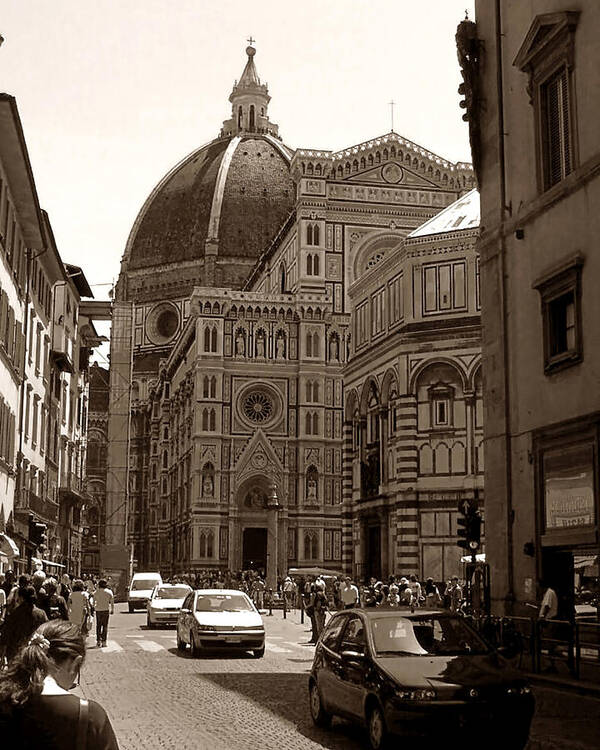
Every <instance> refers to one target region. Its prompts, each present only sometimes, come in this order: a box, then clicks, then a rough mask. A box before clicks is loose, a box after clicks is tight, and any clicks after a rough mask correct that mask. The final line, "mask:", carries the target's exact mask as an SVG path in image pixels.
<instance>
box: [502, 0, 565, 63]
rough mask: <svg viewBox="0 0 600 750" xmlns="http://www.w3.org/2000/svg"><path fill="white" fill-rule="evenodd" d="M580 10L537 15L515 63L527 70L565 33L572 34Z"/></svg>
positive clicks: (548, 51)
mask: <svg viewBox="0 0 600 750" xmlns="http://www.w3.org/2000/svg"><path fill="white" fill-rule="evenodd" d="M578 20H579V11H575V10H567V11H562V12H560V13H542V14H541V15H539V16H536V17H535V18H534V20H533V23H532V24H531V26H530V27H529V31H528V32H527V35H526V36H525V40H524V42H523V44H522V45H521V48H520V49H519V51H518V52H517V56H516V57H515V59H514V62H513V65H514V66H515V67H517V68H518V69H519V70H526V69H527V68H529V66H530V65H534V64H535V61H536V59H538V58H539V57H543V56H544V55H546V54H549V53H550V50H551V49H552V47H553V45H554V44H556V43H557V41H558V39H559V37H561V35H563V34H572V33H573V32H574V31H575V28H576V27H577V21H578Z"/></svg>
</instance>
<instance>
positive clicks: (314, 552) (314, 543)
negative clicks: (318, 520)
mask: <svg viewBox="0 0 600 750" xmlns="http://www.w3.org/2000/svg"><path fill="white" fill-rule="evenodd" d="M318 547H319V545H318V537H317V532H316V531H305V532H304V559H305V560H316V559H318Z"/></svg>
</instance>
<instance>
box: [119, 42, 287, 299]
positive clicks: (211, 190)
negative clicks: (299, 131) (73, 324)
mask: <svg viewBox="0 0 600 750" xmlns="http://www.w3.org/2000/svg"><path fill="white" fill-rule="evenodd" d="M246 52H247V55H248V62H247V63H246V67H245V69H244V72H243V74H242V77H241V78H240V80H239V82H236V83H235V85H234V88H233V91H232V94H231V96H230V97H229V100H230V102H231V104H232V117H231V119H230V120H228V121H226V122H225V123H224V124H223V129H222V131H221V135H220V137H219V138H217V139H216V140H214V141H212V142H211V143H209V144H207V145H205V146H202V147H201V148H199V149H198V150H197V151H194V152H193V153H192V154H190V155H189V156H187V157H186V158H185V159H183V161H181V162H180V163H179V164H178V165H176V166H175V167H174V168H173V169H172V170H171V171H170V172H169V173H168V174H167V175H166V176H165V177H164V178H163V179H162V180H161V181H160V183H159V184H158V185H157V186H156V188H155V189H154V190H153V192H152V193H151V195H150V196H149V198H148V199H147V201H146V203H145V204H144V206H143V207H142V210H141V211H140V213H139V215H138V218H137V220H136V222H135V224H134V226H133V229H132V231H131V235H130V237H129V242H128V247H127V251H126V254H125V259H124V260H126V262H127V268H128V270H130V271H134V270H139V269H151V268H155V267H156V266H162V265H166V264H171V263H181V262H186V261H198V260H204V273H203V274H202V275H203V277H204V278H203V284H205V285H206V286H213V285H219V286H220V285H223V286H239V285H241V284H242V283H243V280H244V276H245V275H246V274H247V273H248V271H249V270H250V268H251V265H252V261H254V260H256V259H257V258H258V256H259V255H260V254H261V252H262V251H263V250H264V249H265V247H266V246H267V245H268V243H269V242H270V241H271V239H273V237H274V236H275V234H276V233H277V231H278V229H279V228H280V227H281V225H282V224H283V222H284V221H285V219H286V218H287V216H288V215H289V213H290V211H291V210H292V208H293V206H294V202H295V186H294V182H293V180H292V178H291V175H290V160H291V157H292V155H293V151H292V150H291V149H289V148H287V147H286V146H285V145H284V144H283V143H282V142H281V141H280V140H279V138H278V129H277V126H276V125H275V124H273V123H271V122H270V120H269V118H268V116H267V106H268V102H269V99H270V97H269V95H268V92H267V87H266V85H264V84H261V82H260V79H259V78H258V75H257V73H256V68H255V66H254V53H255V50H254V48H253V47H249V48H248V50H247V51H246ZM209 257H214V258H215V264H213V265H212V269H213V270H212V271H211V264H210V263H207V258H209ZM215 265H216V268H217V269H220V270H217V271H214V268H215ZM238 277H239V278H238Z"/></svg>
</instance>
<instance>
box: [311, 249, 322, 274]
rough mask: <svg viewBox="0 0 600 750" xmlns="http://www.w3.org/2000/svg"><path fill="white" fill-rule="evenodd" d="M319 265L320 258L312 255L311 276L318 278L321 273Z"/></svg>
mask: <svg viewBox="0 0 600 750" xmlns="http://www.w3.org/2000/svg"><path fill="white" fill-rule="evenodd" d="M320 265H321V264H320V258H319V256H318V255H317V254H316V253H315V255H313V261H312V270H313V273H312V275H313V276H318V275H319V274H320V273H321V268H320Z"/></svg>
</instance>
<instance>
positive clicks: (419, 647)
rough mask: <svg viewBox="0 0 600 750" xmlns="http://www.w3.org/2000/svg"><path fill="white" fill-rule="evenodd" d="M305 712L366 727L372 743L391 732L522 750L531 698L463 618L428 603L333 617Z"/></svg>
mask: <svg viewBox="0 0 600 750" xmlns="http://www.w3.org/2000/svg"><path fill="white" fill-rule="evenodd" d="M309 700H310V712H311V715H312V718H313V721H314V722H315V724H317V725H318V726H328V725H329V723H330V721H331V717H332V716H333V715H334V714H335V715H337V716H342V717H344V718H346V719H350V720H352V721H358V722H360V723H361V724H363V725H364V726H366V727H367V730H368V739H369V744H370V746H371V747H372V748H373V750H380V748H383V747H385V746H386V744H387V742H388V739H389V735H390V734H411V735H417V736H425V737H430V738H432V739H434V738H436V737H437V736H441V738H443V739H444V740H445V741H446V742H452V741H453V740H456V741H457V742H458V741H460V742H461V743H462V742H463V741H464V740H465V739H467V738H468V737H472V738H473V740H475V741H477V740H478V741H479V743H481V742H482V741H483V740H485V746H486V747H503V748H510V750H521V749H522V748H524V747H525V745H526V744H527V738H528V736H529V725H530V723H531V718H532V716H533V710H534V700H533V696H532V694H531V691H530V689H529V687H528V685H527V683H526V681H525V680H524V679H523V676H522V675H521V674H520V673H518V672H517V671H515V670H514V669H512V668H511V667H510V666H509V665H508V663H507V662H506V660H505V659H504V658H503V657H502V656H501V655H500V654H499V653H498V652H497V651H495V650H494V649H493V648H491V647H490V646H489V645H488V644H487V643H486V642H485V641H484V640H482V638H481V637H480V636H479V635H478V634H477V632H476V631H475V630H473V628H471V627H470V626H469V625H468V624H467V622H466V621H465V620H464V618H462V617H460V616H457V615H454V614H450V613H446V612H433V611H430V610H420V611H419V610H417V611H415V612H410V611H404V610H402V609H372V610H359V609H356V610H346V611H343V612H339V613H338V614H336V615H334V616H333V617H332V618H331V620H330V621H329V623H328V624H327V627H326V628H325V630H324V631H323V634H322V636H321V638H320V639H319V642H318V644H317V648H316V651H315V659H314V662H313V666H312V670H311V674H310V678H309Z"/></svg>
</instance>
